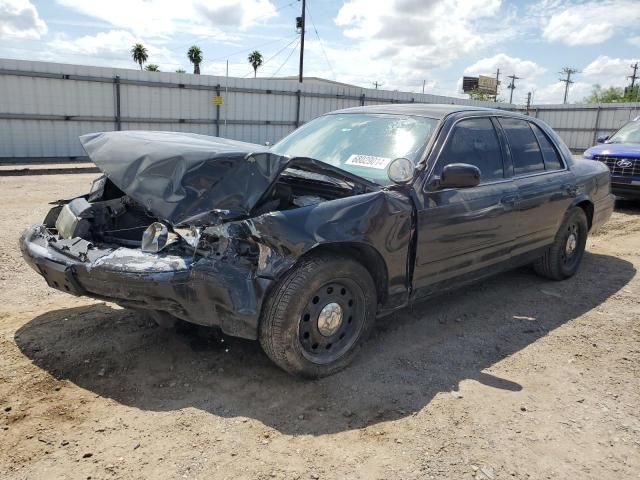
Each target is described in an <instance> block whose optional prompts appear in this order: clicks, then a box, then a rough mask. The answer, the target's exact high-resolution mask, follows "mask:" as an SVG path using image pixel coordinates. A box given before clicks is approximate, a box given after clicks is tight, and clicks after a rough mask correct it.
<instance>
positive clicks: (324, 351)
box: [260, 254, 377, 378]
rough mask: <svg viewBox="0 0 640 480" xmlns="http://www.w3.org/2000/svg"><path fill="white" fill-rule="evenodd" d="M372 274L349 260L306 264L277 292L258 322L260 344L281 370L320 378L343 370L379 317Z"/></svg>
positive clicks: (318, 259) (319, 258)
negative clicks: (376, 314)
mask: <svg viewBox="0 0 640 480" xmlns="http://www.w3.org/2000/svg"><path fill="white" fill-rule="evenodd" d="M376 304H377V297H376V288H375V284H374V282H373V280H372V278H371V275H370V274H369V272H368V270H367V269H366V268H365V267H363V266H362V265H361V264H360V263H358V262H356V261H354V260H352V259H351V258H348V257H345V256H342V255H334V254H323V255H315V256H310V257H309V258H306V259H303V260H302V261H301V262H300V263H299V264H298V265H297V266H295V267H294V268H293V269H292V270H291V271H290V272H289V273H287V275H285V277H284V278H283V279H282V280H281V281H280V282H279V284H278V285H277V286H276V287H275V288H274V291H273V292H272V293H271V296H270V297H269V298H268V299H267V301H266V303H265V308H264V309H263V314H262V319H261V323H260V344H261V345H262V348H263V349H264V351H265V353H266V354H267V355H268V356H269V358H271V360H273V361H274V362H275V363H276V364H277V365H278V366H279V367H280V368H282V369H283V370H286V371H287V372H289V373H292V374H294V375H300V376H303V377H308V378H319V377H323V376H327V375H331V374H332V373H335V372H337V371H338V370H340V369H342V368H344V367H345V366H347V365H348V364H349V362H351V360H352V359H353V357H354V355H355V354H356V353H357V351H358V349H359V348H360V346H361V345H362V342H363V341H364V339H365V338H366V337H367V336H368V334H369V332H370V330H371V327H372V325H373V322H374V318H375V313H376Z"/></svg>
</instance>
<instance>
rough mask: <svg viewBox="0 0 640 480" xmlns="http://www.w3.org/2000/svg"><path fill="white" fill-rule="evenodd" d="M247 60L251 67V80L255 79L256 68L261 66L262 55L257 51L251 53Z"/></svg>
mask: <svg viewBox="0 0 640 480" xmlns="http://www.w3.org/2000/svg"><path fill="white" fill-rule="evenodd" d="M247 60H249V63H250V64H251V66H252V67H253V78H256V76H257V75H258V67H260V66H262V63H263V61H262V54H261V53H260V52H259V51H258V50H254V51H253V52H251V54H250V55H249V57H248V58H247Z"/></svg>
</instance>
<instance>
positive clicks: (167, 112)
mask: <svg viewBox="0 0 640 480" xmlns="http://www.w3.org/2000/svg"><path fill="white" fill-rule="evenodd" d="M215 97H221V98H222V105H216V103H215ZM410 102H419V103H454V104H465V105H468V104H472V105H484V106H490V107H496V106H497V107H499V108H503V109H510V110H511V109H513V110H522V109H521V108H518V107H515V106H512V105H506V104H496V103H491V102H474V101H469V100H465V99H459V98H453V97H444V96H438V95H428V94H417V93H407V92H397V91H385V90H373V89H362V88H357V87H346V86H341V85H328V84H320V83H311V82H307V83H303V84H302V85H300V84H298V83H297V82H292V81H287V80H269V79H241V78H229V79H226V78H225V77H217V76H210V75H190V74H176V73H163V72H146V71H142V72H141V71H137V70H127V69H112V68H101V67H88V66H80V65H64V64H56V63H45V62H30V61H21V60H8V59H0V163H1V162H4V163H8V162H28V161H40V162H41V161H68V160H69V159H75V158H82V157H83V156H84V152H83V150H82V147H81V146H80V143H79V142H78V136H79V135H82V134H84V133H89V132H96V131H107V130H118V129H122V130H129V129H138V130H172V131H183V132H194V133H202V134H206V135H216V136H222V137H227V138H232V139H236V140H243V141H247V142H254V143H264V142H266V141H270V142H274V141H277V140H278V139H280V138H282V137H283V136H284V135H286V134H287V133H289V132H290V131H291V130H293V129H294V128H296V127H297V126H299V125H301V124H302V123H304V122H307V121H309V120H311V119H312V118H314V117H316V116H318V115H321V114H323V113H325V112H328V111H332V110H336V109H340V108H347V107H354V106H358V105H371V104H378V103H410ZM529 113H530V114H531V115H534V116H538V117H540V118H541V119H543V120H545V121H546V122H547V123H549V124H550V125H551V126H552V127H554V128H555V129H556V130H557V131H558V132H559V134H560V135H561V136H563V138H564V139H565V141H566V142H567V143H568V144H569V146H570V147H571V148H572V149H574V150H580V149H584V148H586V147H588V146H589V145H591V144H593V142H594V139H595V137H596V136H597V135H598V134H600V133H610V132H611V131H613V130H615V129H616V128H618V127H619V126H621V125H622V124H624V123H625V122H626V121H627V120H628V119H629V118H631V117H632V116H634V115H637V114H640V112H638V106H637V105H635V104H633V105H626V104H620V105H614V106H612V105H600V106H598V105H594V106H588V107H587V106H579V105H566V106H534V107H532V109H531V111H530V112H529Z"/></svg>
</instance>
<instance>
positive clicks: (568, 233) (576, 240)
mask: <svg viewBox="0 0 640 480" xmlns="http://www.w3.org/2000/svg"><path fill="white" fill-rule="evenodd" d="M588 232H589V226H588V223H587V216H586V215H585V213H584V210H582V209H581V208H579V207H575V208H572V209H571V210H569V211H568V212H567V214H566V215H565V218H564V221H563V222H562V225H561V226H560V229H559V230H558V233H556V238H555V241H554V242H553V244H552V245H551V246H550V247H549V248H548V249H547V250H546V252H545V253H544V255H543V256H542V257H540V258H539V259H538V260H537V261H536V262H535V263H534V264H533V267H534V269H535V271H536V273H538V274H539V275H541V276H543V277H546V278H550V279H552V280H564V279H565V278H569V277H572V276H573V275H574V274H575V273H576V272H577V271H578V267H579V266H580V262H581V261H582V257H583V256H584V250H585V246H586V244H587V234H588Z"/></svg>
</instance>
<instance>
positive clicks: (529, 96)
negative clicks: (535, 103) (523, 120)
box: [512, 90, 531, 115]
mask: <svg viewBox="0 0 640 480" xmlns="http://www.w3.org/2000/svg"><path fill="white" fill-rule="evenodd" d="M512 91H513V90H512ZM530 107H531V92H529V93H527V115H529V108H530Z"/></svg>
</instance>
